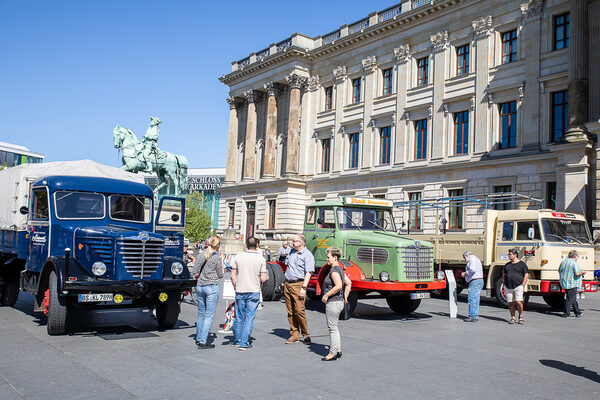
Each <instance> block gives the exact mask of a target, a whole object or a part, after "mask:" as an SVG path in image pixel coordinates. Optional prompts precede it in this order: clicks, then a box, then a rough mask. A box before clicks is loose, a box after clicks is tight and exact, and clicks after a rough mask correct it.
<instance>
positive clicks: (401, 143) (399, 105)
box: [394, 43, 411, 165]
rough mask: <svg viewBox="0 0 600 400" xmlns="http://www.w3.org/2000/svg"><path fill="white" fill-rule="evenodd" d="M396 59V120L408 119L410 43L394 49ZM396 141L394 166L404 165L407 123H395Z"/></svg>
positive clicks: (407, 141)
mask: <svg viewBox="0 0 600 400" xmlns="http://www.w3.org/2000/svg"><path fill="white" fill-rule="evenodd" d="M394 56H395V57H396V76H395V78H396V81H395V83H396V91H395V93H396V116H397V117H396V120H401V119H403V117H404V119H405V118H406V115H404V108H405V107H406V90H407V88H408V87H410V85H409V84H408V83H409V81H410V79H411V78H410V75H409V69H408V63H409V61H410V60H411V56H410V45H409V44H408V43H406V44H403V45H400V47H397V48H395V49H394ZM394 128H395V129H394V131H395V134H396V135H395V136H396V137H395V141H394V152H395V154H394V165H401V164H404V163H405V162H406V161H407V159H406V149H407V148H408V143H409V138H408V131H407V129H406V124H405V123H395V124H394Z"/></svg>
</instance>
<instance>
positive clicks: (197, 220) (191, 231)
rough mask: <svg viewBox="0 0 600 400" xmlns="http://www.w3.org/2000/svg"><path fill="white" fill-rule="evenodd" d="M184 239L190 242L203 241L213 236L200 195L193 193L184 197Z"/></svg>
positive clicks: (210, 223)
mask: <svg viewBox="0 0 600 400" xmlns="http://www.w3.org/2000/svg"><path fill="white" fill-rule="evenodd" d="M185 202H186V207H187V211H186V213H185V237H187V238H188V239H190V241H191V242H197V241H199V240H204V239H206V238H207V237H209V236H212V235H213V234H214V229H213V228H212V222H211V220H210V214H209V213H208V209H207V207H206V203H205V199H204V196H203V195H202V193H200V192H194V193H191V194H188V195H187V196H186V197H185Z"/></svg>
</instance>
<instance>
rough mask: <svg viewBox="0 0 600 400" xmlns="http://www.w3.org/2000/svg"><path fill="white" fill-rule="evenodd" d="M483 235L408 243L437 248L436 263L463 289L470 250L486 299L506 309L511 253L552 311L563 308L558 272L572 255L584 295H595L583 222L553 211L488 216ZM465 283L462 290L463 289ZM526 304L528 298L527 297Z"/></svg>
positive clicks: (579, 217)
mask: <svg viewBox="0 0 600 400" xmlns="http://www.w3.org/2000/svg"><path fill="white" fill-rule="evenodd" d="M483 213H484V219H485V222H484V230H483V232H484V233H482V234H466V233H452V231H448V233H445V234H444V233H439V234H413V233H410V237H411V238H413V239H420V240H424V241H428V242H431V243H434V246H435V251H434V254H435V255H434V259H435V265H436V269H437V267H438V265H440V266H441V268H442V269H443V270H447V269H450V270H453V271H454V276H455V277H456V280H457V282H458V283H459V287H464V285H465V281H464V279H462V278H461V272H463V271H464V269H465V261H464V260H463V257H462V255H463V253H464V251H465V250H470V251H472V252H473V254H475V255H476V256H477V257H479V259H481V263H482V264H483V272H484V277H485V283H486V284H485V287H484V289H486V294H487V296H495V297H496V299H497V300H498V301H499V302H500V303H501V304H503V305H507V302H506V297H505V296H504V292H503V290H502V289H503V287H502V267H503V266H504V264H506V263H507V262H508V249H511V248H516V249H518V250H519V258H520V259H521V260H523V261H524V262H525V263H526V264H527V267H528V268H529V280H528V281H527V294H528V295H530V296H542V297H543V298H544V301H545V302H546V303H547V304H548V305H549V306H551V307H555V308H562V307H563V305H564V291H563V290H562V289H561V287H560V284H559V274H558V266H559V265H560V262H561V260H563V259H564V258H566V257H567V254H568V253H569V251H570V250H577V252H578V253H579V260H578V263H579V265H580V266H581V267H582V268H583V269H584V270H585V271H586V273H585V275H584V284H583V290H584V291H585V292H597V291H598V282H597V281H594V280H593V279H594V245H593V243H592V238H591V235H590V231H589V229H588V226H587V222H586V220H585V217H584V216H583V215H580V214H573V213H563V212H556V211H552V210H545V209H543V210H502V211H497V210H484V211H483ZM461 283H462V286H461ZM526 297H527V299H528V296H526Z"/></svg>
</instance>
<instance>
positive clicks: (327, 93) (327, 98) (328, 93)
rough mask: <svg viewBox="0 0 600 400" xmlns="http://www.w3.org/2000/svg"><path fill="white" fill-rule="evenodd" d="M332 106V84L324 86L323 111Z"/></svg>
mask: <svg viewBox="0 0 600 400" xmlns="http://www.w3.org/2000/svg"><path fill="white" fill-rule="evenodd" d="M332 108H333V86H329V87H326V88H325V111H327V110H331V109H332Z"/></svg>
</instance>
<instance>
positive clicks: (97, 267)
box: [92, 261, 106, 276]
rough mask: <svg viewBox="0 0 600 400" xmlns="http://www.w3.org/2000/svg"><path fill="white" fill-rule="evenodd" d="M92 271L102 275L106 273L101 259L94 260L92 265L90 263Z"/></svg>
mask: <svg viewBox="0 0 600 400" xmlns="http://www.w3.org/2000/svg"><path fill="white" fill-rule="evenodd" d="M92 272H93V273H94V275H96V276H102V275H104V274H105V273H106V264H104V263H103V262H102V261H96V262H95V263H94V265H92Z"/></svg>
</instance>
